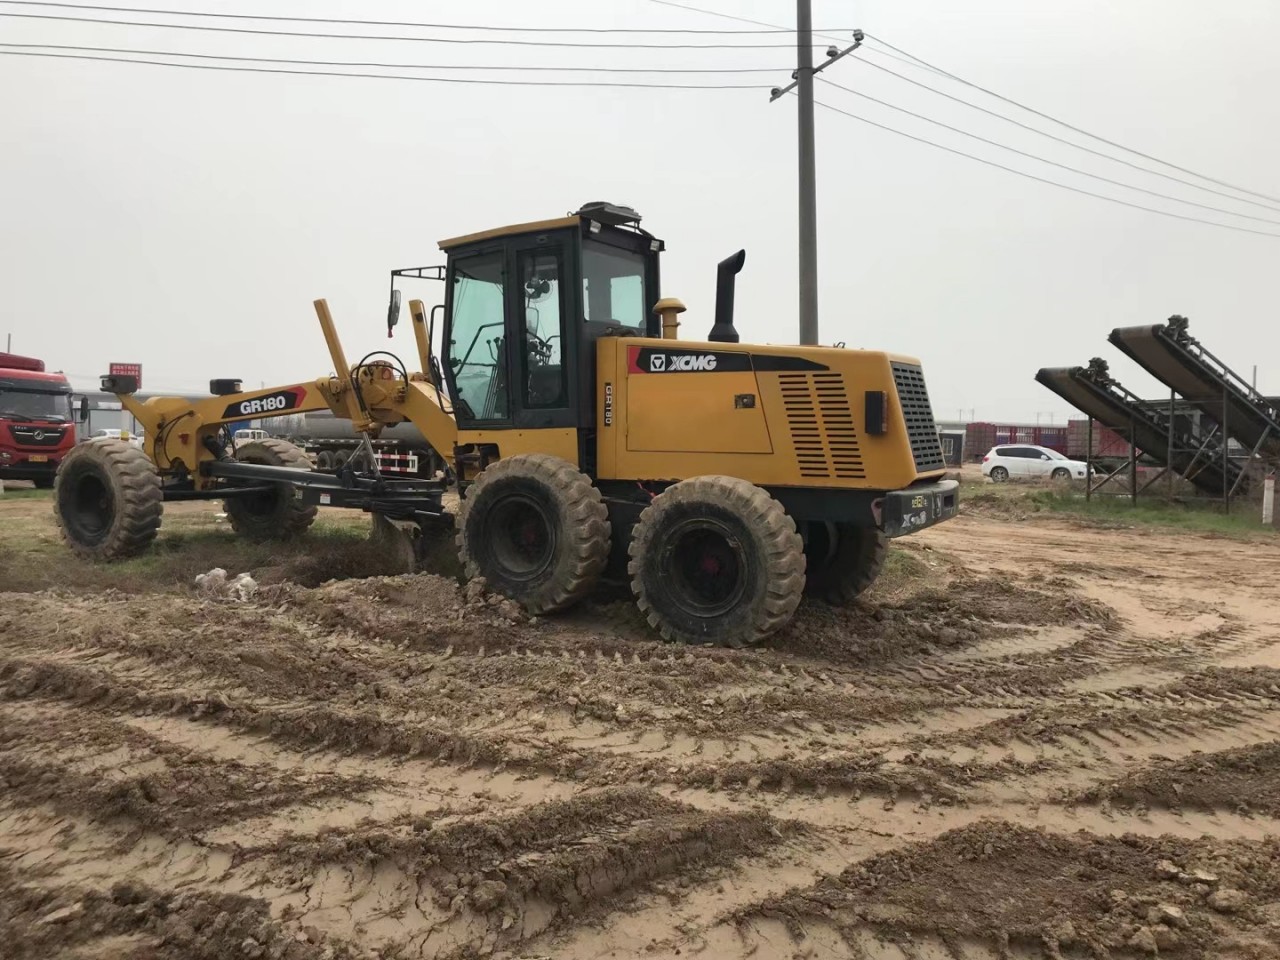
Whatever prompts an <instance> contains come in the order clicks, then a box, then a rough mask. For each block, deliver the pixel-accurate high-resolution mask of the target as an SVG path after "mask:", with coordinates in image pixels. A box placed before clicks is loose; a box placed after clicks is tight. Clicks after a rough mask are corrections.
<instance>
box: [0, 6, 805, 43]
mask: <svg viewBox="0 0 1280 960" xmlns="http://www.w3.org/2000/svg"><path fill="white" fill-rule="evenodd" d="M0 2H8V0H0ZM0 17H14V18H17V19H22V20H59V21H62V22H65V23H96V24H106V25H108V26H114V27H155V28H157V29H160V30H198V31H202V32H205V33H243V34H253V35H255V36H264V37H308V38H318V39H324V40H402V41H404V42H406V43H452V44H466V45H474V44H489V45H497V46H508V47H577V48H590V49H597V50H604V49H608V50H791V49H793V47H792V45H791V44H780V43H575V42H572V41H567V40H508V39H505V38H503V39H498V38H491V37H483V38H481V37H404V36H392V35H387V34H373V33H322V32H320V31H314V30H311V31H309V30H264V29H262V28H260V27H216V26H213V25H211V24H206V23H156V22H155V21H143V22H139V21H136V20H114V19H110V18H106V17H68V16H64V15H62V14H57V13H8V12H0Z"/></svg>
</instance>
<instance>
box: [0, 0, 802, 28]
mask: <svg viewBox="0 0 1280 960" xmlns="http://www.w3.org/2000/svg"><path fill="white" fill-rule="evenodd" d="M0 4H4V5H5V6H22V7H54V8H57V9H60V10H96V11H100V12H103V11H105V12H108V13H130V14H133V13H144V14H160V15H162V16H174V17H210V18H219V19H226V20H274V21H277V22H279V23H340V24H345V25H348V26H369V27H418V28H422V29H430V30H488V31H495V32H498V33H694V34H712V35H717V36H719V35H730V34H738V35H742V34H746V35H750V34H770V33H774V34H777V33H795V30H792V29H788V28H787V27H774V28H771V29H768V30H688V29H680V28H671V27H658V28H653V27H499V26H493V25H490V24H476V23H421V22H418V21H412V20H344V19H340V18H337V17H289V16H281V15H270V14H261V13H224V12H215V11H208V10H165V9H163V8H157V7H110V6H105V5H102V4H90V3H52V2H44V0H0Z"/></svg>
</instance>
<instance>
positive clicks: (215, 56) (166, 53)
mask: <svg viewBox="0 0 1280 960" xmlns="http://www.w3.org/2000/svg"><path fill="white" fill-rule="evenodd" d="M0 47H12V48H15V49H23V50H74V51H78V52H81V53H121V54H128V55H131V56H132V55H137V56H144V57H190V58H192V59H195V60H231V61H235V62H243V63H288V64H293V65H294V66H313V67H380V68H382V69H386V70H530V71H536V72H545V71H551V72H562V73H716V74H721V73H770V74H776V73H777V72H778V71H777V70H776V69H771V68H769V67H751V68H737V67H724V68H721V67H690V68H683V67H550V66H544V65H538V66H526V67H521V66H515V65H512V64H505V63H503V64H492V65H488V64H471V63H468V64H445V63H440V64H435V63H381V62H368V61H360V60H310V59H307V60H294V59H290V58H288V57H244V56H234V55H231V54H223V53H183V52H179V51H176V50H137V49H134V48H131V47H87V46H81V45H79V44H66V43H7V42H4V41H0Z"/></svg>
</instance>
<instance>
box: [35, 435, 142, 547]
mask: <svg viewBox="0 0 1280 960" xmlns="http://www.w3.org/2000/svg"><path fill="white" fill-rule="evenodd" d="M53 490H54V492H53V510H54V515H55V516H56V517H57V520H58V528H59V530H60V531H61V533H62V539H63V540H65V541H66V543H67V546H69V547H70V548H71V549H72V550H73V551H74V552H75V554H76V555H77V556H80V557H83V558H84V559H86V560H97V561H111V560H123V559H125V558H127V557H132V556H136V555H137V554H139V553H142V552H143V551H144V550H146V549H147V547H149V546H150V545H151V542H152V541H153V540H155V538H156V533H157V532H158V531H159V530H160V518H161V514H162V513H163V512H164V502H163V494H162V493H161V491H160V476H159V474H157V473H156V470H155V466H154V465H153V464H152V463H151V461H150V460H149V459H147V455H146V454H145V453H143V452H142V450H140V449H139V448H138V447H135V446H133V445H132V444H130V443H127V442H125V441H123V440H106V439H104V440H90V441H87V442H85V443H80V444H77V445H76V446H74V447H73V448H72V449H71V452H70V453H68V454H67V455H66V456H65V457H64V458H63V460H62V463H60V464H59V465H58V473H57V475H56V477H55V478H54V485H53Z"/></svg>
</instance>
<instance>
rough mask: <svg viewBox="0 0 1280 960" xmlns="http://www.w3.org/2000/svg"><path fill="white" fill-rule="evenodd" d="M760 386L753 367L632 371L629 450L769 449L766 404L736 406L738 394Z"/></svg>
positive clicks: (771, 445) (762, 451)
mask: <svg viewBox="0 0 1280 960" xmlns="http://www.w3.org/2000/svg"><path fill="white" fill-rule="evenodd" d="M708 387H710V388H711V389H710V390H708ZM758 392H759V391H758V390H757V388H756V375H755V374H754V373H752V372H751V371H749V370H747V371H744V372H742V373H708V374H687V373H672V374H646V375H640V376H633V377H631V379H630V380H629V382H628V385H627V407H626V410H627V444H626V445H627V450H630V451H650V452H655V453H657V452H672V453H674V452H685V453H693V452H696V451H704V452H706V453H766V454H767V453H771V452H772V451H773V444H772V443H771V442H770V440H769V427H768V425H767V424H766V423H765V418H764V409H763V408H762V407H761V406H760V405H759V404H758V403H757V404H756V406H755V407H754V408H748V409H735V408H734V397H735V396H739V395H743V394H745V395H749V396H753V397H754V396H756V395H757V394H758Z"/></svg>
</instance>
